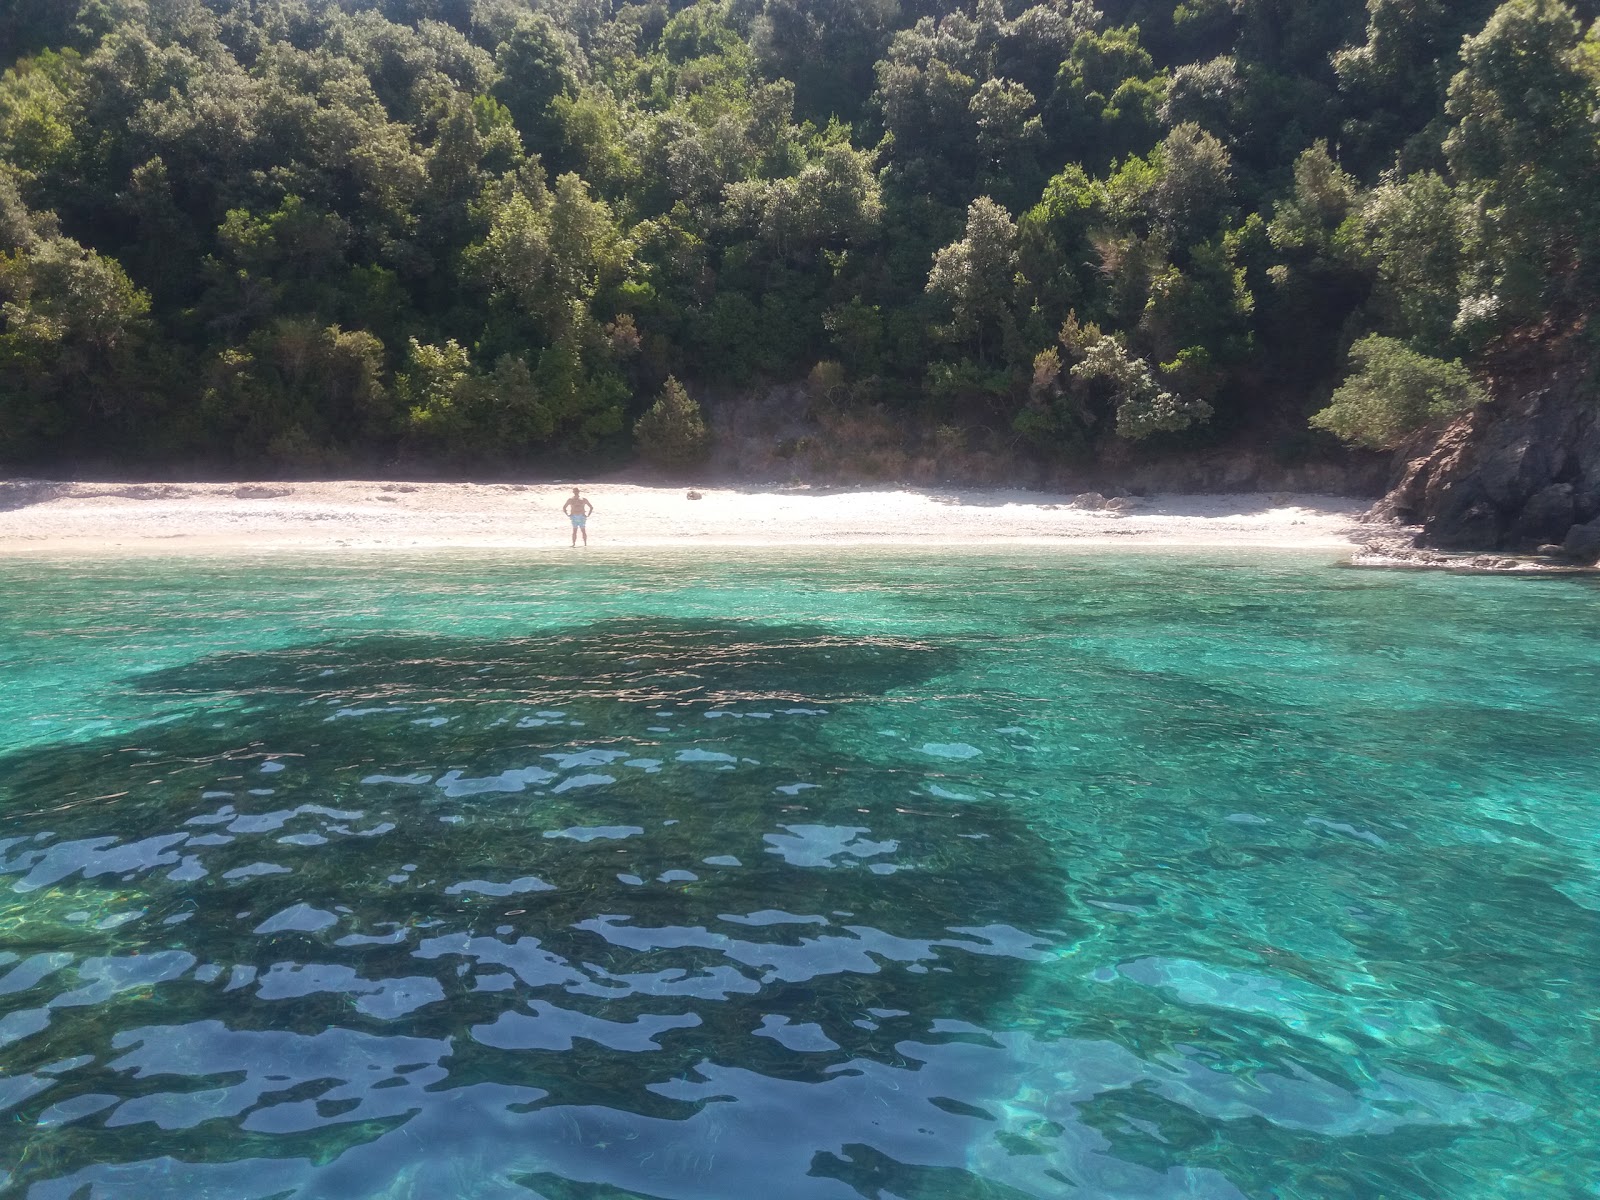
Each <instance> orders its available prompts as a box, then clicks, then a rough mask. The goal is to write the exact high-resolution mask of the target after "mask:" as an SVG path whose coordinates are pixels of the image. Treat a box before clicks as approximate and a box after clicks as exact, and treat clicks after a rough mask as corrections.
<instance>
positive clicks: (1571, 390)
mask: <svg viewBox="0 0 1600 1200" xmlns="http://www.w3.org/2000/svg"><path fill="white" fill-rule="evenodd" d="M1597 383H1600V354H1597V353H1595V352H1594V351H1592V350H1590V351H1588V352H1587V353H1584V354H1576V355H1575V354H1562V355H1560V356H1559V358H1557V359H1555V360H1552V359H1551V358H1549V357H1546V358H1544V360H1543V362H1542V363H1541V364H1540V366H1538V367H1537V368H1534V369H1531V370H1514V369H1508V370H1505V371H1503V372H1501V373H1500V376H1499V378H1497V379H1496V380H1495V384H1494V396H1495V399H1494V400H1493V401H1491V402H1490V403H1488V404H1485V405H1482V406H1481V407H1479V408H1478V409H1476V410H1474V411H1473V412H1471V413H1468V414H1466V415H1464V416H1462V417H1460V418H1458V419H1457V420H1456V421H1454V422H1453V423H1452V424H1450V425H1449V426H1447V427H1446V428H1445V429H1444V430H1443V431H1442V432H1439V433H1438V434H1436V435H1434V436H1432V437H1430V438H1427V439H1424V440H1423V441H1422V442H1421V443H1420V444H1413V445H1411V446H1408V447H1407V448H1406V449H1404V450H1402V451H1401V454H1400V457H1399V461H1398V464H1397V471H1396V475H1397V480H1396V482H1395V484H1394V486H1393V488H1392V489H1391V490H1390V492H1389V494H1388V495H1387V496H1385V497H1384V499H1383V500H1382V501H1380V502H1379V504H1378V506H1377V507H1376V508H1375V509H1373V513H1372V515H1373V516H1374V517H1375V518H1380V519H1383V518H1388V519H1393V520H1397V521H1399V522H1401V523H1402V524H1405V525H1420V526H1421V527H1422V532H1421V534H1420V535H1418V537H1417V543H1416V544H1417V545H1418V546H1421V547H1428V548H1433V549H1439V550H1502V551H1510V552H1514V553H1526V552H1531V551H1537V550H1538V549H1539V547H1541V546H1560V547H1562V551H1563V553H1564V555H1565V556H1566V557H1568V558H1570V559H1574V560H1577V561H1581V562H1593V561H1595V560H1596V559H1597V558H1600V388H1597Z"/></svg>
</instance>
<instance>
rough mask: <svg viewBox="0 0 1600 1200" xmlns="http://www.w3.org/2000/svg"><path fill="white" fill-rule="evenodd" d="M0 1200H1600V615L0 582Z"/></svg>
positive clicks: (749, 565) (1218, 600) (1018, 562)
mask: <svg viewBox="0 0 1600 1200" xmlns="http://www.w3.org/2000/svg"><path fill="white" fill-rule="evenodd" d="M0 594H3V595H4V597H5V599H4V600H3V601H0V663H3V664H4V672H5V680H6V687H5V689H4V690H3V692H0V815H3V817H4V822H3V825H0V1121H3V1124H0V1191H7V1190H14V1191H15V1192H16V1194H18V1195H25V1196H27V1197H29V1200H82V1198H84V1197H88V1198H90V1200H111V1198H116V1200H122V1198H137V1197H161V1198H162V1200H167V1198H169V1197H171V1196H174V1195H177V1196H183V1197H225V1198H228V1200H235V1198H239V1200H245V1198H248V1200H268V1198H274V1200H277V1198H282V1197H297V1198H300V1197H303V1198H328V1200H334V1198H339V1200H344V1198H356V1197H407V1198H417V1200H421V1198H424V1197H427V1198H433V1197H440V1196H450V1197H463V1198H474V1200H477V1198H483V1200H500V1198H502V1197H504V1198H508V1200H509V1198H511V1197H518V1198H528V1197H544V1198H546V1200H627V1198H635V1200H724V1198H726V1200H749V1198H750V1197H755V1196H774V1197H779V1198H783V1200H787V1198H790V1197H793V1198H795V1200H812V1198H816V1200H846V1198H849V1197H867V1198H869V1200H945V1198H952V1200H953V1198H958V1197H959V1198H969V1197H970V1198H979V1197H982V1198H986V1200H991V1198H992V1200H1015V1198H1018V1197H1049V1198H1055V1197H1071V1196H1082V1197H1086V1198H1089V1197H1094V1198H1099V1197H1117V1198H1120V1197H1130V1198H1131V1197H1141V1198H1142V1197H1151V1198H1165V1197H1208V1198H1214V1200H1238V1198H1240V1197H1250V1198H1252V1200H1254V1198H1257V1197H1259V1198H1263V1200H1266V1198H1273V1200H1276V1198H1279V1197H1308V1198H1309V1197H1318V1198H1321V1197H1329V1198H1332V1197H1373V1198H1376V1197H1387V1198H1400V1197H1438V1198H1440V1200H1445V1198H1449V1200H1462V1198H1464V1197H1516V1198H1528V1200H1534V1198H1538V1200H1544V1198H1549V1200H1556V1198H1558V1197H1559V1198H1570V1197H1577V1196H1595V1195H1600V1192H1597V1191H1596V1190H1595V1180H1596V1179H1597V1178H1600V1146H1597V1144H1596V1141H1595V1138H1594V1132H1593V1130H1594V1117H1595V1113H1596V1112H1597V1111H1600V1049H1597V1041H1596V1037H1595V1033H1596V1021H1597V1020H1600V1010H1597V1009H1596V1008H1595V996H1596V995H1597V994H1600V992H1597V984H1600V966H1597V964H1600V837H1597V835H1600V805H1597V799H1600V756H1597V755H1596V754H1595V752H1594V747H1595V745H1596V744H1600V622H1597V621H1596V617H1597V615H1600V590H1597V589H1596V588H1595V587H1594V586H1593V584H1592V583H1589V582H1586V581H1580V580H1570V579H1562V580H1508V579H1483V578H1471V579H1459V578H1449V577H1442V576H1438V575H1408V574H1399V573H1393V574H1369V573H1360V572H1354V571H1349V570H1343V569H1339V568H1337V567H1336V566H1333V565H1330V564H1328V563H1327V562H1325V561H1324V560H1322V559H1321V558H1319V557H1317V556H1314V555H1313V556H1295V555H1276V556H1273V555H1265V554H1235V555H1232V556H1231V557H1227V558H1223V557H1218V555H1217V554H1216V553H1213V554H1211V555H1210V556H1193V555H1191V556H1185V555H1174V554H1162V555H1155V554H1124V555H1106V554H1096V555H1078V556H1073V555H1059V554H1057V555H1051V554H1045V553H1029V552H1016V551H1007V552H1004V553H994V554H962V555H957V556H954V557H950V556H948V555H944V556H939V557H935V556H931V555H925V554H924V555H913V554H891V555H888V556H886V557H877V556H872V555H869V554H867V553H865V552H857V553H850V554H845V555H840V556H835V557H831V558H822V557H819V556H816V555H814V554H809V553H808V554H787V555H773V556H761V555H753V556H751V555H745V556H742V557H740V558H738V559H735V560H730V559H728V558H726V557H724V556H719V555H714V554H702V555H697V554H678V555H662V556H655V557H652V556H648V555H627V556H616V557H611V556H607V555H605V554H600V553H597V554H595V555H593V556H592V557H589V558H585V559H582V560H576V561H566V560H561V561H557V562H553V563H541V564H529V563H522V562H517V561H515V560H513V559H510V558H507V557H493V556H453V557H451V556H442V557H434V558H417V559H414V560H401V561H396V560H393V559H384V560H373V561H370V562H360V561H357V562H355V563H343V564H341V563H336V562H334V561H332V560H329V559H324V558H312V559H308V560H305V561H290V560H284V559H276V560H262V561H250V560H221V559H219V560H204V561H198V562H188V563H179V562H131V563H130V562H124V563H109V562H107V563H76V564H69V563H49V562H22V561H12V562H6V563H0Z"/></svg>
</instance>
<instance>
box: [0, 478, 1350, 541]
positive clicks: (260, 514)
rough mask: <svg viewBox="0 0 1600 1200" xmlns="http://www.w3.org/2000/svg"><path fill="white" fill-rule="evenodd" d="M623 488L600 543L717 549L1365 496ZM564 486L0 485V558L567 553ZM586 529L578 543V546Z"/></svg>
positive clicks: (612, 502) (1252, 518) (1307, 517)
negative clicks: (1110, 496)
mask: <svg viewBox="0 0 1600 1200" xmlns="http://www.w3.org/2000/svg"><path fill="white" fill-rule="evenodd" d="M699 493H700V495H701V496H702V498H701V499H698V500H691V499H689V498H688V489H685V488H673V487H644V486H639V485H633V484H614V485H600V486H599V487H598V488H597V489H595V490H594V491H593V492H590V491H588V490H586V491H585V495H587V496H589V497H590V499H591V500H592V502H593V503H594V505H595V512H594V515H593V517H591V518H590V522H589V533H590V537H591V545H592V547H593V548H595V549H611V548H668V547H684V546H713V547H727V548H758V547H774V548H777V547H791V546H793V547H805V546H810V547H822V546H865V547H892V546H907V547H925V548H937V547H958V546H986V545H1017V546H1063V547H1065V546H1084V547H1087V546H1123V547H1133V546H1162V547H1172V548H1178V547H1186V546H1193V547H1208V546H1214V547H1230V546H1233V547H1257V548H1262V549H1285V550H1326V551H1329V552H1332V553H1336V554H1351V553H1355V552H1356V551H1357V550H1358V549H1359V539H1357V538H1356V537H1355V533H1356V524H1357V520H1358V517H1359V516H1360V514H1361V512H1362V511H1363V510H1364V509H1365V508H1366V507H1367V502H1365V501H1362V500H1359V499H1353V498H1350V497H1340V496H1304V495H1295V496H1288V495H1281V494H1276V495H1272V496H1264V495H1239V494H1235V495H1217V496H1211V495H1170V496H1151V497H1148V498H1133V497H1128V498H1122V499H1114V500H1109V501H1108V500H1105V499H1104V498H1102V497H1100V496H1098V495H1096V494H1085V495H1078V496H1073V495H1066V494H1060V495H1056V494H1045V493H1038V492H1023V491H1010V490H1002V489H977V488H948V489H916V490H910V489H902V488H892V487H883V488H879V489H871V490H869V489H860V490H846V489H835V488H816V489H778V488H771V487H767V488H762V487H757V486H751V487H747V488H727V487H720V488H710V487H708V488H702V489H699ZM568 495H570V485H561V484H548V485H547V484H511V483H491V484H475V483H408V482H391V483H384V482H368V481H361V480H343V481H332V482H316V483H265V482H263V483H231V484H214V483H178V484H173V483H148V484H137V483H133V484H130V483H53V482H50V481H44V480H28V481H13V482H11V483H9V484H8V485H7V484H0V555H3V556H8V557H9V556H17V555H31V556H74V555H83V556H98V557H108V556H113V557H114V556H121V555H133V554H151V553H155V554H165V555H184V554H216V553H254V552H285V551H309V550H334V551H418V550H422V551H426V550H447V549H505V550H523V551H528V550H540V549H548V550H556V549H560V550H566V549H568V548H569V539H570V536H571V529H570V526H569V523H568V521H567V519H566V518H565V517H564V516H562V514H561V505H562V503H563V501H564V500H565V499H566V497H567V496H568ZM581 545H582V543H581V540H580V548H581Z"/></svg>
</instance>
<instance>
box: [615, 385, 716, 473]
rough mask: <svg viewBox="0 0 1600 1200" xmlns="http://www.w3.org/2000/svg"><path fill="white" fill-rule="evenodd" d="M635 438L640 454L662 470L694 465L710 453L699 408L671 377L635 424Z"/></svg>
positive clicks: (708, 441)
mask: <svg viewBox="0 0 1600 1200" xmlns="http://www.w3.org/2000/svg"><path fill="white" fill-rule="evenodd" d="M633 437H634V441H635V443H636V444H637V445H638V447H639V453H640V454H641V455H643V456H644V457H645V458H646V459H647V460H649V461H650V462H653V463H656V464H657V465H659V466H663V467H687V466H692V465H694V464H695V463H698V462H700V461H702V460H703V459H704V458H705V457H706V455H707V454H708V453H710V450H711V435H710V433H709V432H708V431H707V430H706V423H705V419H704V418H703V417H702V416H701V415H700V405H699V404H697V403H695V401H694V400H693V399H692V398H691V397H690V396H689V393H688V392H686V391H684V388H683V385H682V384H681V383H679V382H678V381H677V379H675V378H674V377H672V376H671V375H669V376H667V382H666V386H664V387H663V388H662V389H661V394H660V395H659V396H657V397H656V402H655V403H654V404H652V405H651V406H650V408H649V409H648V410H647V411H646V412H645V414H644V415H643V416H642V417H640V418H639V419H638V421H636V422H635V423H634V426H633Z"/></svg>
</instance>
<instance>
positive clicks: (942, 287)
mask: <svg viewBox="0 0 1600 1200" xmlns="http://www.w3.org/2000/svg"><path fill="white" fill-rule="evenodd" d="M1016 270H1017V226H1016V223H1015V222H1014V221H1012V219H1011V214H1010V213H1008V212H1006V210H1005V209H1004V208H1003V207H1001V206H1000V205H999V204H996V203H995V202H994V201H993V200H991V199H990V198H989V197H987V196H979V197H978V198H977V199H976V200H974V201H973V202H972V204H971V205H970V206H968V208H967V228H966V236H964V237H963V238H961V240H960V241H957V242H952V243H951V244H950V245H948V246H946V247H944V248H943V249H942V250H940V251H939V252H938V253H937V254H935V255H934V258H933V269H932V270H931V271H930V272H928V285H927V290H928V293H929V294H930V295H932V296H935V297H937V298H938V299H940V300H942V301H944V302H945V303H946V304H947V305H948V306H949V308H950V311H951V313H952V315H953V320H952V322H951V326H950V331H951V334H952V336H954V337H955V338H956V339H957V340H958V341H962V342H965V343H968V344H971V345H972V346H973V347H974V348H975V350H976V353H977V356H978V361H979V362H987V361H988V356H989V354H990V353H991V352H992V351H993V350H994V349H996V348H997V347H998V346H999V345H1000V344H1001V343H1002V342H1003V340H1004V339H1005V336H1006V334H1007V333H1008V332H1009V331H1010V330H1011V328H1012V325H1013V320H1012V310H1011V305H1012V297H1013V295H1014V294H1015V291H1016V284H1015V276H1016Z"/></svg>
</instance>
